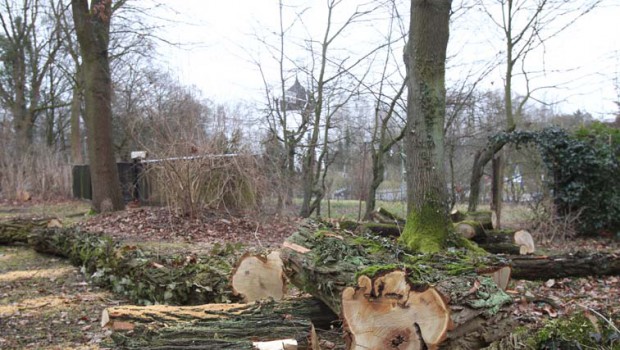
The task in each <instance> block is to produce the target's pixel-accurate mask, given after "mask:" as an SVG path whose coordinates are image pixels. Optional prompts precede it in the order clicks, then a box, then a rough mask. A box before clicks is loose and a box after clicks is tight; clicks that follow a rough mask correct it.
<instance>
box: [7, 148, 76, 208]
mask: <svg viewBox="0 0 620 350" xmlns="http://www.w3.org/2000/svg"><path fill="white" fill-rule="evenodd" d="M0 153H1V154H0V192H1V194H2V197H4V198H6V199H10V200H21V201H24V200H29V199H30V198H31V197H38V198H41V199H54V198H69V197H70V196H71V165H70V164H69V163H68V161H67V160H66V159H65V158H64V157H63V155H62V154H61V153H60V152H57V151H54V150H51V149H49V148H47V147H41V148H36V149H33V150H31V151H26V152H21V154H19V155H17V154H15V153H13V152H10V148H9V147H7V148H4V151H2V152H0Z"/></svg>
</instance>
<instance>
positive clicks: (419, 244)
mask: <svg viewBox="0 0 620 350" xmlns="http://www.w3.org/2000/svg"><path fill="white" fill-rule="evenodd" d="M450 7H451V0H437V1H424V0H412V1H411V24H410V29H409V41H408V43H407V46H406V49H405V64H406V66H407V74H408V82H407V87H408V90H409V95H408V101H407V120H408V124H407V129H408V130H407V133H406V136H405V141H406V142H405V152H406V155H407V198H408V204H407V212H408V214H407V219H408V220H407V225H406V226H405V230H404V232H403V234H402V236H401V240H402V241H403V242H404V243H405V244H406V245H407V246H408V247H409V248H411V249H415V250H419V251H421V252H426V253H430V252H436V251H439V250H441V249H442V248H443V247H444V242H445V240H446V238H447V234H448V230H449V225H450V220H449V218H448V207H447V190H446V185H445V184H446V181H445V171H444V134H443V127H444V118H445V117H444V115H445V109H446V88H445V61H446V49H447V45H448V38H449V20H450Z"/></svg>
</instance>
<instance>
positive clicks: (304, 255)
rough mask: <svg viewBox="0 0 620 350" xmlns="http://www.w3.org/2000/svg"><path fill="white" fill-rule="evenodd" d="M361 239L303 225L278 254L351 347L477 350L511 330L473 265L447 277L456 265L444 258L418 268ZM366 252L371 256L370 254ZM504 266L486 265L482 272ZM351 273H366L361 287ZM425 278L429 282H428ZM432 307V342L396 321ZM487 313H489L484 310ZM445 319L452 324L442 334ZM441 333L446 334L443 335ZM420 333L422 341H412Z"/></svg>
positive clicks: (419, 324)
mask: <svg viewBox="0 0 620 350" xmlns="http://www.w3.org/2000/svg"><path fill="white" fill-rule="evenodd" d="M359 238H360V236H359V235H355V236H349V235H347V234H346V231H342V232H339V231H326V230H325V229H319V228H318V226H314V225H313V224H312V223H305V224H304V225H302V226H301V227H300V228H299V230H298V232H296V233H295V234H293V235H292V236H291V237H289V239H288V240H287V242H286V244H285V245H284V246H283V248H282V252H281V256H282V259H283V263H284V266H285V271H286V273H287V276H288V278H289V281H291V283H293V284H294V285H296V286H297V287H299V288H300V289H301V290H303V291H305V292H307V293H310V294H312V295H313V296H315V297H316V298H318V299H320V300H322V301H323V302H324V303H325V304H326V305H327V306H328V307H329V308H330V309H332V310H333V311H334V312H335V313H337V314H341V315H343V321H344V323H345V329H346V330H347V332H348V334H349V337H350V342H351V344H355V346H354V347H352V349H367V348H368V346H370V348H372V349H384V348H388V347H373V346H374V345H373V344H375V345H376V344H386V342H387V343H389V344H394V346H398V345H399V344H402V343H405V342H407V343H408V344H411V346H410V347H402V348H407V349H423V348H426V347H428V348H430V349H432V348H435V347H434V346H435V345H439V344H440V346H441V347H445V348H446V349H450V348H462V349H479V348H481V347H482V346H484V345H485V344H488V343H490V342H491V341H492V340H491V339H497V338H499V337H501V336H502V335H505V334H507V333H508V332H509V331H510V328H511V326H512V324H511V318H510V308H511V306H510V305H512V300H511V298H510V297H508V296H506V295H505V294H504V293H503V292H502V291H501V290H499V288H498V287H497V285H496V284H495V283H494V282H493V281H492V280H491V279H490V278H486V277H481V276H479V275H478V274H477V273H476V272H475V271H474V269H473V268H466V269H469V270H468V271H469V273H461V275H458V276H456V275H452V276H450V275H449V273H447V270H445V267H446V266H449V265H452V266H454V265H453V264H454V263H455V262H454V261H451V262H450V263H449V262H448V260H450V258H447V257H446V258H445V259H448V260H443V259H444V258H443V257H442V258H440V257H439V255H434V257H435V258H437V260H436V261H431V260H433V259H435V258H431V260H424V261H425V262H421V261H420V262H419V263H416V262H414V261H415V259H417V258H413V259H414V260H412V261H410V262H409V263H407V262H406V261H405V260H406V259H407V258H406V257H401V258H397V256H398V254H394V253H393V251H392V250H391V249H392V248H388V247H387V246H388V245H389V244H388V242H386V241H381V243H378V242H374V241H373V242H370V241H366V243H368V246H367V247H366V246H365V244H366V243H364V244H362V245H360V242H361V241H359ZM378 245H380V246H381V247H384V249H386V250H385V251H383V250H382V249H381V248H379V247H378ZM367 248H368V249H370V250H372V251H375V253H372V254H370V253H369V252H368V251H367V250H366V249H367ZM393 248H394V249H396V248H395V247H393ZM429 257H431V256H426V257H420V256H418V258H420V259H427V258H429ZM457 265H458V263H457ZM398 266H402V267H398ZM427 267H428V270H425V271H427V273H428V274H427V273H426V272H424V273H423V272H420V275H418V277H416V280H417V282H416V283H412V282H411V281H412V280H411V278H412V276H413V275H416V274H417V273H418V272H419V271H420V269H426V268H427ZM503 267H504V266H490V267H489V269H488V270H487V271H485V274H486V273H493V271H496V270H500V269H501V268H503ZM414 271H418V272H414ZM459 271H462V270H459ZM459 273H460V272H459ZM410 274H412V275H410ZM356 275H358V276H365V277H364V281H365V282H360V280H357V281H356ZM431 275H432V276H431ZM393 276H401V279H398V278H396V279H395V278H392V277H393ZM403 276H406V278H405V277H403ZM360 278H361V277H360ZM403 278H405V279H403ZM431 280H432V281H433V282H432V284H431V283H429V282H428V281H431ZM356 282H357V285H356ZM388 285H390V287H389V288H388V287H387V286H388ZM404 286H408V287H404ZM402 288H405V289H406V291H403V289H402ZM472 288H474V289H473V290H476V289H477V288H481V289H480V293H476V292H472ZM410 291H412V292H413V294H409V292H410ZM425 291H430V292H429V293H431V296H433V297H432V298H431V299H428V298H427V297H426V296H422V295H419V294H417V293H422V294H423V295H428V294H424V292H425ZM485 293H488V294H485ZM483 295H485V296H483ZM491 295H492V297H491ZM399 296H401V297H399ZM448 296H449V297H448ZM487 297H488V298H487ZM491 299H493V300H494V301H491ZM430 304H433V305H435V306H437V307H439V308H440V309H442V310H443V311H436V312H435V313H436V314H437V315H439V316H438V317H443V318H444V321H442V322H441V325H437V327H438V329H439V330H440V333H439V335H436V336H433V340H431V339H427V338H426V337H424V334H425V332H426V331H427V329H428V327H427V323H426V321H421V320H418V321H416V319H411V318H402V317H400V318H399V315H402V314H403V313H405V314H407V315H409V314H410V313H411V314H412V315H413V314H415V315H423V314H425V313H426V312H427V311H425V310H426V308H427V307H428V305H430ZM473 305H476V306H473ZM491 309H493V310H494V311H493V312H490V310H491ZM422 318H423V319H424V317H422ZM388 321H389V322H388ZM428 322H431V321H428ZM445 322H448V323H449V324H451V325H453V326H454V327H453V328H451V330H450V331H447V328H446V329H444V326H445V325H446V323H445ZM442 325H444V326H442ZM373 329H374V330H376V329H379V330H378V331H377V332H374V331H373ZM443 330H445V331H446V332H445V334H443V335H442V334H441V333H442V332H443ZM420 332H421V334H422V337H423V339H424V344H422V343H421V342H420V339H419V337H418V338H416V337H415V335H416V334H419V333H420ZM370 333H372V334H374V335H373V336H372V339H371V340H369V339H368V337H367V335H368V334H370ZM384 336H385V337H386V338H383V337H384ZM375 337H380V338H375ZM415 339H417V340H415ZM408 346H409V345H408Z"/></svg>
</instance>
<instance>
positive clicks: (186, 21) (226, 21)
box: [156, 0, 620, 117]
mask: <svg viewBox="0 0 620 350" xmlns="http://www.w3.org/2000/svg"><path fill="white" fill-rule="evenodd" d="M347 1H349V2H354V1H353V0H345V2H347ZM285 3H286V4H287V5H288V6H289V9H288V10H287V11H288V12H287V14H288V16H289V17H288V19H289V20H292V17H293V14H294V13H295V12H298V11H299V10H300V9H303V8H309V9H308V10H307V11H306V12H305V13H304V17H303V18H304V24H305V27H304V29H303V30H300V31H299V32H296V35H299V36H300V37H301V36H313V37H315V38H318V35H320V33H321V32H322V31H323V30H324V24H325V19H324V18H325V16H324V15H325V13H324V5H325V1H311V0H288V1H285ZM405 3H406V2H405ZM455 3H456V1H455ZM349 9H351V7H348V8H342V10H341V11H340V12H339V14H340V15H345V13H348V10H349ZM401 10H402V11H403V12H405V14H406V12H407V11H408V8H406V7H405V8H403V9H401ZM156 13H157V17H162V18H165V19H166V21H164V22H162V23H165V31H164V33H162V35H163V36H164V37H166V38H167V39H168V40H170V41H173V42H177V43H182V44H185V45H184V48H174V47H171V46H168V45H163V46H162V47H161V48H160V51H161V53H162V54H161V56H160V58H159V59H160V62H161V64H162V66H163V67H164V68H166V69H168V70H169V71H170V72H171V73H172V74H173V75H175V76H177V77H178V78H179V79H180V81H181V82H183V83H185V84H191V85H195V86H196V87H198V88H199V89H200V90H201V91H202V92H203V94H204V96H205V97H207V98H211V99H213V100H215V101H234V100H237V99H246V100H254V101H258V100H260V98H261V97H262V95H261V94H262V91H263V88H264V86H263V83H262V79H261V76H260V74H259V72H258V69H257V67H256V64H255V63H253V62H252V59H257V58H258V59H260V60H261V61H262V62H263V64H264V65H265V67H267V71H268V72H269V68H270V67H271V68H274V67H275V66H273V65H274V62H273V60H271V59H269V57H268V55H266V50H264V48H261V44H260V43H259V41H258V40H257V39H256V38H257V37H269V33H270V31H275V30H277V26H278V1H277V0H221V1H220V0H211V1H204V0H166V1H165V6H164V7H162V8H160V9H158V10H156ZM466 16H467V17H464V18H462V19H460V20H459V21H458V22H456V23H454V24H453V26H452V28H451V42H450V49H449V50H450V52H451V55H453V56H454V57H455V58H454V60H455V61H453V62H452V63H451V66H453V67H458V68H453V69H452V70H451V71H449V74H448V80H449V81H458V80H459V79H462V77H463V75H464V74H465V72H467V71H471V70H472V69H473V68H472V67H474V66H475V65H476V64H478V65H480V64H482V63H483V62H485V61H487V62H488V61H490V60H493V59H494V57H497V56H498V53H499V51H500V50H501V49H502V48H503V45H504V44H503V42H502V41H501V36H499V34H498V32H497V31H496V30H495V29H494V28H493V25H492V24H491V23H490V22H489V21H486V20H485V19H484V16H481V15H480V13H475V12H473V13H471V14H468V15H466ZM385 27H386V26H385V25H384V23H383V22H381V20H380V19H376V18H375V19H374V20H373V21H372V24H365V25H364V28H356V29H355V31H354V32H353V33H349V34H348V36H347V38H346V40H345V42H344V43H343V45H345V46H348V47H351V48H352V47H361V46H363V45H368V44H369V40H371V39H370V37H373V38H380V35H382V34H380V33H378V32H380V31H381V29H382V28H385ZM373 30H374V31H373ZM372 40H374V39H372ZM543 49H544V52H543ZM543 53H544V54H543ZM298 55H300V56H303V53H298ZM528 67H532V70H538V71H540V70H543V69H544V71H545V73H544V74H541V75H540V76H538V77H537V78H536V79H535V81H533V83H532V86H533V87H540V86H551V85H560V86H561V87H560V88H555V89H545V90H542V91H540V92H538V93H537V95H536V97H538V98H540V99H543V100H545V101H549V102H557V105H556V108H557V110H559V111H562V112H567V113H570V112H573V111H575V110H577V109H581V110H586V111H588V112H590V113H592V114H593V115H595V116H596V117H601V116H605V115H609V114H611V113H613V112H614V111H616V110H617V107H616V106H615V105H614V103H613V101H616V100H618V94H617V91H616V89H615V86H614V79H618V78H620V0H604V1H603V5H602V6H601V7H600V8H597V9H595V10H594V11H592V12H591V13H589V14H587V15H586V16H585V17H584V18H581V19H579V20H578V21H577V22H576V23H575V24H574V25H572V26H570V27H569V28H568V29H567V30H565V31H564V32H562V33H561V34H559V35H558V36H556V37H555V38H553V39H552V40H550V41H549V42H547V44H546V45H545V46H544V48H542V49H541V50H540V51H539V52H538V53H537V54H536V55H532V56H531V58H530V60H529V61H528ZM473 70H475V69H473ZM274 81H275V78H274ZM502 84H503V80H502V71H501V70H500V69H498V70H495V71H494V72H493V73H491V74H490V75H488V77H487V78H486V79H485V82H484V84H483V85H482V86H483V87H485V88H501V86H502ZM519 90H520V91H519ZM517 92H524V88H523V86H520V87H517Z"/></svg>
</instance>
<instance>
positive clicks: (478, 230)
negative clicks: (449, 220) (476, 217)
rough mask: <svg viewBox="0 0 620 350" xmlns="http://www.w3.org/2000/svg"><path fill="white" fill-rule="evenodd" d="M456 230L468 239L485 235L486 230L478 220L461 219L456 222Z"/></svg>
mask: <svg viewBox="0 0 620 350" xmlns="http://www.w3.org/2000/svg"><path fill="white" fill-rule="evenodd" d="M454 230H455V231H456V232H457V233H458V234H460V235H461V236H463V237H465V238H467V239H473V238H474V237H476V236H480V235H484V233H485V230H484V227H482V225H481V224H480V223H479V222H477V221H461V222H457V223H455V224H454Z"/></svg>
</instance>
